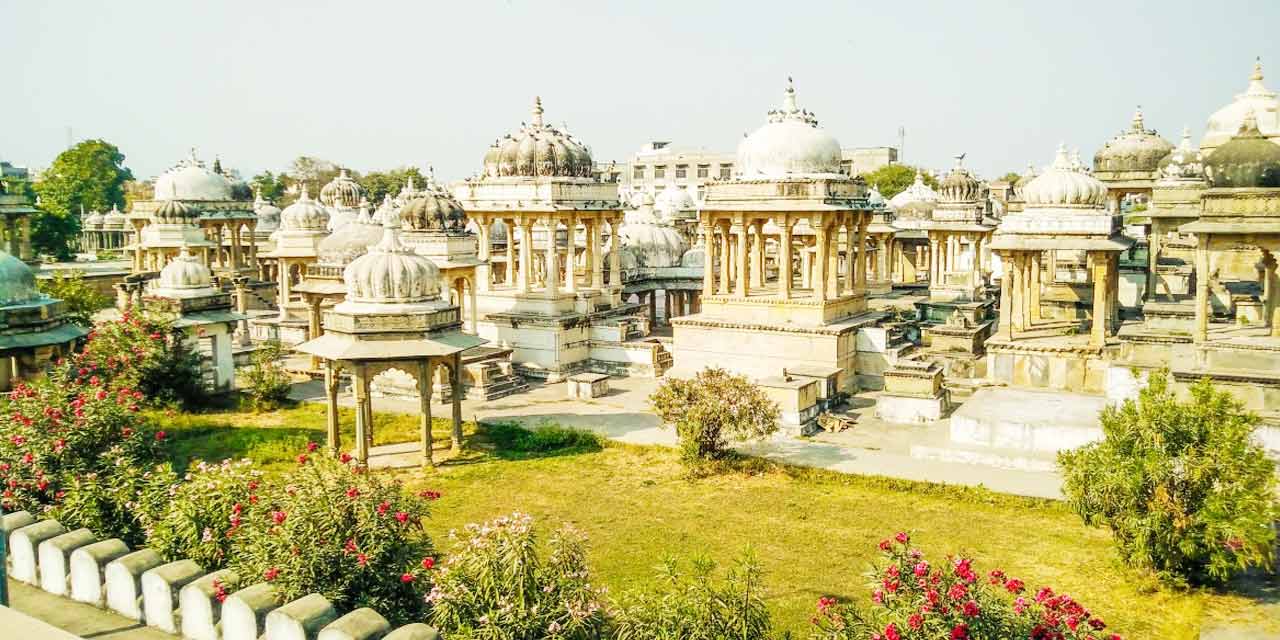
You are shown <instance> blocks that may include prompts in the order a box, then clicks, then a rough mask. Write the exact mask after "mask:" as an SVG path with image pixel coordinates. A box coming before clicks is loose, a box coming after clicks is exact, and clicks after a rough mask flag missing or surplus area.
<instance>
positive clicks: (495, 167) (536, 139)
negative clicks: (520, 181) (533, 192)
mask: <svg viewBox="0 0 1280 640" xmlns="http://www.w3.org/2000/svg"><path fill="white" fill-rule="evenodd" d="M593 168H594V165H593V163H592V161H591V150H590V149H589V148H587V145H586V144H584V143H583V142H582V141H581V140H578V139H577V138H575V137H573V136H571V135H569V132H568V131H567V130H565V129H560V128H556V127H554V126H552V125H549V124H545V123H543V121H542V98H534V104H533V122H531V123H529V124H524V123H521V126H520V129H519V130H518V131H516V132H515V133H511V134H507V135H506V136H503V137H502V139H500V140H497V141H495V142H494V143H493V145H492V146H490V147H489V151H488V152H486V153H485V154H484V171H483V175H484V177H488V178H499V177H502V178H505V177H522V178H533V177H563V178H590V177H591V175H592V174H591V172H592V169H593Z"/></svg>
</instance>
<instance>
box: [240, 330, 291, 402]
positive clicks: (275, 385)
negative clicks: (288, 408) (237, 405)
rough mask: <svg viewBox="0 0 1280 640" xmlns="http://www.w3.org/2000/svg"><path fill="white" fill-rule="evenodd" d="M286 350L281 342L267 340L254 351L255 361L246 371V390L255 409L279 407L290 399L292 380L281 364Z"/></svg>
mask: <svg viewBox="0 0 1280 640" xmlns="http://www.w3.org/2000/svg"><path fill="white" fill-rule="evenodd" d="M283 353H284V350H283V348H281V346H280V343H279V342H267V343H264V344H262V345H260V346H259V347H258V350H257V351H255V352H253V363H252V365H251V366H250V367H249V368H248V369H245V371H244V382H245V385H244V391H245V394H246V395H248V396H249V402H250V404H251V405H252V406H253V409H254V411H270V410H272V409H279V408H280V407H282V406H284V404H285V403H286V402H288V401H289V389H290V388H291V384H290V383H291V382H292V380H290V379H289V373H288V372H287V371H285V370H284V367H283V366H281V365H280V357H281V356H282V355H283Z"/></svg>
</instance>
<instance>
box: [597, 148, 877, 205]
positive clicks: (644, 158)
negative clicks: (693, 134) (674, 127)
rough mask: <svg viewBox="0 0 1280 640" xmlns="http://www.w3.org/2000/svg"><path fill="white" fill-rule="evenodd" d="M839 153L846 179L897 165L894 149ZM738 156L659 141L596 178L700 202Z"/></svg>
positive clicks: (602, 168)
mask: <svg viewBox="0 0 1280 640" xmlns="http://www.w3.org/2000/svg"><path fill="white" fill-rule="evenodd" d="M840 151H841V153H840V156H841V161H840V170H841V172H842V173H844V174H845V175H858V174H862V173H866V172H868V171H875V170H876V169H879V168H880V167H883V166H885V165H887V164H892V163H894V162H897V161H898V150H897V149H896V148H894V147H849V148H845V149H841V150H840ZM736 155H737V154H735V153H734V152H732V151H725V152H720V151H708V150H706V149H678V148H675V147H673V146H671V143H670V142H667V141H662V140H657V141H653V142H649V143H646V144H645V145H644V146H643V147H641V148H640V150H639V151H637V152H636V153H635V154H634V155H632V156H631V158H630V159H629V160H628V161H627V162H625V163H618V162H597V163H596V166H595V174H596V177H597V178H598V179H600V180H603V181H606V182H617V183H618V184H619V185H620V190H621V191H623V192H624V193H625V192H636V191H648V192H650V193H658V192H659V191H661V190H662V188H663V187H664V186H666V185H667V184H668V183H675V184H676V185H679V186H681V187H686V188H688V189H689V191H690V193H693V194H694V195H695V196H697V198H698V201H699V202H701V201H702V199H703V196H704V195H705V194H706V184H707V182H709V181H711V180H713V179H714V180H729V179H730V178H732V177H733V175H734V160H735V158H736Z"/></svg>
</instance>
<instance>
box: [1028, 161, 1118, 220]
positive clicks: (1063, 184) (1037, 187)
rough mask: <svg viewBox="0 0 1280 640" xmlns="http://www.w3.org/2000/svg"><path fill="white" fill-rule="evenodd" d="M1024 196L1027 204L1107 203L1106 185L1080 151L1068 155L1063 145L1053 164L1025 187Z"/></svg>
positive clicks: (1096, 205)
mask: <svg viewBox="0 0 1280 640" xmlns="http://www.w3.org/2000/svg"><path fill="white" fill-rule="evenodd" d="M1022 199H1023V200H1025V201H1026V203H1027V206H1028V207H1055V208H1063V207H1067V208H1088V209H1096V208H1100V207H1103V206H1105V204H1106V201H1107V185H1105V184H1103V183H1102V181H1101V180H1098V179H1097V178H1095V177H1093V176H1091V175H1089V173H1088V172H1087V171H1086V170H1085V168H1084V166H1083V165H1082V164H1081V163H1080V158H1079V154H1076V155H1075V157H1074V158H1071V157H1068V155H1067V147H1066V145H1060V146H1059V147H1058V154H1057V156H1056V157H1055V158H1054V160H1053V164H1052V165H1050V166H1049V167H1048V168H1047V169H1045V170H1044V172H1043V173H1041V174H1040V175H1038V176H1036V177H1035V178H1034V179H1032V180H1031V182H1029V183H1027V185H1026V186H1024V187H1023V188H1022Z"/></svg>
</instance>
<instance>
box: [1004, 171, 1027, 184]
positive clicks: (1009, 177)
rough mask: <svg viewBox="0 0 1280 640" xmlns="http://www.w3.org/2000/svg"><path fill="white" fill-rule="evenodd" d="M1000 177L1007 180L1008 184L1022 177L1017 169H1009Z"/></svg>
mask: <svg viewBox="0 0 1280 640" xmlns="http://www.w3.org/2000/svg"><path fill="white" fill-rule="evenodd" d="M1000 179H1001V180H1003V181H1005V182H1008V183H1009V184H1013V183H1015V182H1017V181H1018V180H1021V179H1022V174H1020V173H1018V172H1017V171H1010V172H1009V173H1006V174H1004V175H1002V176H1000Z"/></svg>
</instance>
